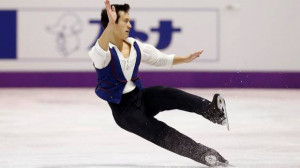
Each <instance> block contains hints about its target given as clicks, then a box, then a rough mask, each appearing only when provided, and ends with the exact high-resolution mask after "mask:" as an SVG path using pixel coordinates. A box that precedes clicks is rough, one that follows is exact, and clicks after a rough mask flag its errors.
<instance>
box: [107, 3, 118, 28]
mask: <svg viewBox="0 0 300 168" xmlns="http://www.w3.org/2000/svg"><path fill="white" fill-rule="evenodd" d="M105 7H106V11H107V16H108V19H109V23H108V24H113V25H114V24H115V22H116V20H117V12H116V9H115V7H114V6H111V5H110V2H109V0H106V1H105Z"/></svg>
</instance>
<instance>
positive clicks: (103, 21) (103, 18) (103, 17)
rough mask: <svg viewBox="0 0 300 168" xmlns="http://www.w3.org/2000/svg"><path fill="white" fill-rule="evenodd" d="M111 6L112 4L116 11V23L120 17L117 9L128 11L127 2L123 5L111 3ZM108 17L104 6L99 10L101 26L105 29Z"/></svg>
mask: <svg viewBox="0 0 300 168" xmlns="http://www.w3.org/2000/svg"><path fill="white" fill-rule="evenodd" d="M111 6H114V7H115V9H116V13H117V20H116V23H118V21H119V19H120V15H119V11H124V12H125V13H128V11H129V9H130V6H129V5H128V4H124V5H119V4H113V5H111ZM108 22H109V19H108V16H107V11H106V9H105V8H104V9H103V10H102V12H101V24H102V26H103V28H104V29H105V28H106V27H107V25H108Z"/></svg>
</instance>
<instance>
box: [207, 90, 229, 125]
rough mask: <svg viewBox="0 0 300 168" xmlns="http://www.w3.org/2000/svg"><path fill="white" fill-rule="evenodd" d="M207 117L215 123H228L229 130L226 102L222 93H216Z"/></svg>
mask: <svg viewBox="0 0 300 168" xmlns="http://www.w3.org/2000/svg"><path fill="white" fill-rule="evenodd" d="M205 117H206V118H207V119H209V120H210V121H212V122H214V123H217V124H221V125H227V129H228V130H229V123H228V117H227V112H226V103H225V99H224V98H223V97H222V96H221V95H220V94H215V95H214V98H213V100H212V102H211V105H210V107H209V109H208V113H207V114H206V116H205Z"/></svg>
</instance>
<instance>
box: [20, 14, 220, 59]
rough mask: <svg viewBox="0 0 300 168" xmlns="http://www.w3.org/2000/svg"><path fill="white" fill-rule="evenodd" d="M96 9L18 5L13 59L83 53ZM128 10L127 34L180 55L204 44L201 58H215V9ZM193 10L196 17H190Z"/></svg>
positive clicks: (94, 29)
mask: <svg viewBox="0 0 300 168" xmlns="http://www.w3.org/2000/svg"><path fill="white" fill-rule="evenodd" d="M178 13H180V15H179V14H178ZM98 15H99V11H98V10H86V9H72V10H70V11H60V10H50V11H48V10H46V11H42V10H25V11H20V12H19V13H18V16H19V17H18V23H19V29H18V34H19V38H18V60H23V61H24V60H31V61H41V62H44V61H46V62H51V61H54V62H56V61H84V60H87V59H89V58H88V57H87V52H88V50H89V48H90V46H91V45H92V44H94V42H95V39H97V37H98V35H99V31H100V25H99V22H100V20H99V18H98ZM131 16H132V24H133V25H134V27H133V30H132V31H133V32H135V33H134V34H133V36H134V37H135V38H137V39H138V40H140V41H142V42H145V43H150V44H152V45H154V46H156V47H157V48H158V49H160V50H162V51H163V52H165V53H175V54H178V55H186V54H187V53H192V52H194V51H198V50H200V49H202V48H205V51H206V52H207V53H209V54H207V55H206V57H204V58H201V59H203V60H205V61H217V60H218V58H219V52H218V51H219V48H218V47H219V44H218V43H219V39H218V33H219V28H218V25H219V18H218V17H219V15H218V11H217V10H216V9H201V8H198V9H197V8H194V9H192V10H190V9H188V10H187V9H180V8H175V9H170V8H167V9H163V8H162V9H159V10H158V9H155V8H144V9H136V10H134V9H133V10H132V11H131ZM162 16H163V17H162ZM195 16H197V20H195V19H192V18H195ZM191 32H192V33H191ZM88 61H89V60H88Z"/></svg>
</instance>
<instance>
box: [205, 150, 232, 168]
mask: <svg viewBox="0 0 300 168" xmlns="http://www.w3.org/2000/svg"><path fill="white" fill-rule="evenodd" d="M201 160H203V162H204V164H205V165H207V166H209V167H220V166H222V167H227V166H231V165H230V164H229V162H228V161H227V160H226V159H224V158H223V157H222V156H221V155H220V154H219V153H218V152H217V151H215V150H213V149H211V150H209V151H207V152H206V153H205V154H203V155H202V157H201Z"/></svg>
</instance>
